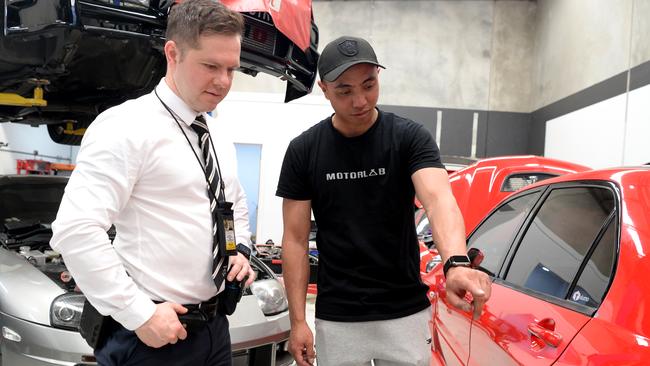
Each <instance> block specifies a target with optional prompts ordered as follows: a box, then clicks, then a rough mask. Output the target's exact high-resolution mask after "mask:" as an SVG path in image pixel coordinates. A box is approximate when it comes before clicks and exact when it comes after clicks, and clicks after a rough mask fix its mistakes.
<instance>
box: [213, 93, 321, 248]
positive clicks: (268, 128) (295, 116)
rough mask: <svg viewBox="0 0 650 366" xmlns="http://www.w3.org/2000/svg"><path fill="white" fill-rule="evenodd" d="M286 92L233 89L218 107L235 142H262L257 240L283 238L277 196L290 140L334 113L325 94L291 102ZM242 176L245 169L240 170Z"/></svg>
mask: <svg viewBox="0 0 650 366" xmlns="http://www.w3.org/2000/svg"><path fill="white" fill-rule="evenodd" d="M283 99H284V94H267V93H245V92H230V94H228V97H227V98H226V99H224V101H223V102H221V103H220V104H219V106H218V107H217V113H216V114H215V116H216V118H217V121H219V123H224V124H226V126H227V127H226V129H227V130H228V132H229V133H231V135H232V136H233V137H234V142H235V143H249V144H260V145H262V157H261V160H262V161H261V164H260V165H261V169H260V185H259V186H260V192H259V203H258V204H259V206H258V215H257V241H258V242H259V243H264V242H266V240H268V239H272V240H273V241H274V242H275V243H276V244H280V242H281V240H282V199H280V198H278V197H276V196H275V190H276V188H277V184H278V178H279V176H280V168H281V166H282V160H283V159H284V153H285V151H286V149H287V146H288V144H289V142H290V141H291V139H293V138H294V137H296V136H297V135H299V134H300V133H301V132H302V131H304V130H306V129H307V128H309V127H310V126H312V125H314V124H316V123H317V122H319V121H320V120H322V119H324V118H326V117H327V116H329V115H330V114H332V113H333V111H332V109H331V107H330V105H329V103H328V102H327V100H325V98H324V97H322V96H313V95H312V96H307V97H303V98H300V99H298V100H296V101H293V102H291V103H288V104H284V103H283V102H282V101H283ZM239 174H240V175H242V174H246V172H243V171H240V172H239Z"/></svg>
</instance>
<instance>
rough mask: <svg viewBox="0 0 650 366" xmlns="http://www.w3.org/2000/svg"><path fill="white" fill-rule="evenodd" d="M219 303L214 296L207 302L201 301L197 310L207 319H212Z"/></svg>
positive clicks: (215, 314)
mask: <svg viewBox="0 0 650 366" xmlns="http://www.w3.org/2000/svg"><path fill="white" fill-rule="evenodd" d="M218 303H219V298H217V297H216V296H215V297H213V298H211V299H209V300H207V301H203V302H201V303H199V304H198V306H197V309H198V310H199V311H200V312H202V313H203V315H205V316H206V318H208V319H212V318H214V317H215V316H217V304H218Z"/></svg>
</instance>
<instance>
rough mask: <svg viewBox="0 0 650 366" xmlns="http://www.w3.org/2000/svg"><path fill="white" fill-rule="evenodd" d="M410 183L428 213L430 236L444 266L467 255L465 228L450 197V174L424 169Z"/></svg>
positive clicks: (452, 197) (454, 202) (414, 175)
mask: <svg viewBox="0 0 650 366" xmlns="http://www.w3.org/2000/svg"><path fill="white" fill-rule="evenodd" d="M411 179H412V180H413V185H414V186H415V193H416V195H417V197H418V199H419V200H420V202H421V203H422V206H423V207H424V209H425V211H426V213H427V218H428V219H429V224H430V225H431V234H432V235H433V240H434V243H436V249H437V250H438V252H439V253H440V256H441V257H442V261H443V263H444V262H445V261H446V260H447V258H449V257H450V256H452V255H465V254H467V249H466V244H465V225H464V223H463V217H462V216H461V214H460V210H459V209H458V205H457V204H456V199H455V198H454V196H453V194H452V193H451V187H450V186H449V179H448V178H447V172H446V171H445V170H443V169H438V168H424V169H420V170H418V171H416V172H415V173H413V176H412V177H411Z"/></svg>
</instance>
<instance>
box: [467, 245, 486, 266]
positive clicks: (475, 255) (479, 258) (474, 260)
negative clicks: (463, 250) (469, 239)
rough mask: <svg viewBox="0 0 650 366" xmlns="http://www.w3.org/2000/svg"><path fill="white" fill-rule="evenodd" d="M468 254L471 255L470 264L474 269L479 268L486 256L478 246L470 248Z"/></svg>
mask: <svg viewBox="0 0 650 366" xmlns="http://www.w3.org/2000/svg"><path fill="white" fill-rule="evenodd" d="M467 256H468V257H469V261H470V266H471V267H472V268H474V269H477V268H479V267H480V266H481V263H482V262H483V259H484V258H485V255H484V254H483V252H482V251H481V250H480V249H478V248H470V249H469V250H468V251H467Z"/></svg>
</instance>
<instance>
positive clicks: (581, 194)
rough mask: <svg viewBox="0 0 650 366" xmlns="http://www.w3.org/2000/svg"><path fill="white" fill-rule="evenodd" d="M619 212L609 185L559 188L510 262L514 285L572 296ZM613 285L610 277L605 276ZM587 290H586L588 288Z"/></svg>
mask: <svg viewBox="0 0 650 366" xmlns="http://www.w3.org/2000/svg"><path fill="white" fill-rule="evenodd" d="M613 210H614V194H613V193H612V192H611V191H610V190H609V189H606V188H597V187H575V188H559V189H553V190H552V191H551V192H550V193H549V195H548V197H547V198H546V200H545V201H544V203H543V204H542V206H541V208H540V209H539V211H538V212H537V214H536V215H535V218H534V220H533V221H532V223H531V224H530V226H529V227H528V230H527V232H526V233H525V235H524V237H523V239H522V240H521V243H520V244H519V247H518V248H517V252H516V254H515V256H514V258H513V260H512V263H511V264H510V268H509V269H508V273H507V275H506V276H505V280H506V281H507V282H508V283H511V284H514V285H517V286H520V287H523V288H526V289H528V290H533V291H536V292H539V293H542V294H546V295H550V296H553V297H556V298H558V299H566V298H567V295H568V291H569V289H570V287H571V284H572V283H573V281H574V279H575V277H576V275H577V273H578V271H579V270H580V269H581V263H582V262H583V260H584V259H585V257H587V255H588V253H589V251H590V249H591V247H592V245H593V243H594V240H595V239H596V238H597V237H598V235H599V233H601V231H603V229H604V228H605V224H606V222H607V219H608V217H609V216H610V214H611V212H612V211H613ZM603 281H605V283H609V278H605V279H603ZM583 292H584V293H587V291H586V289H583Z"/></svg>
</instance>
